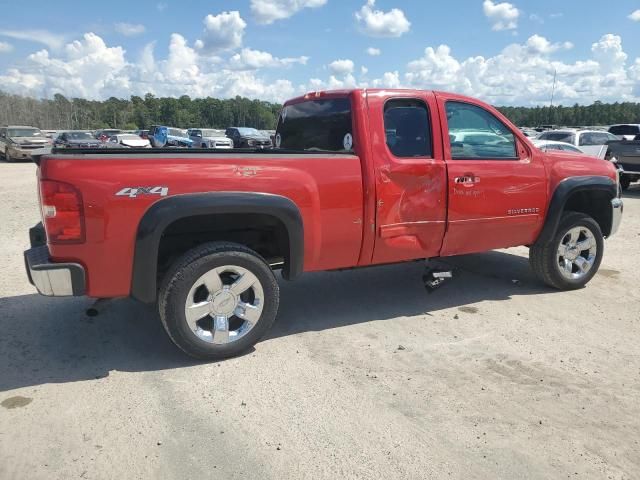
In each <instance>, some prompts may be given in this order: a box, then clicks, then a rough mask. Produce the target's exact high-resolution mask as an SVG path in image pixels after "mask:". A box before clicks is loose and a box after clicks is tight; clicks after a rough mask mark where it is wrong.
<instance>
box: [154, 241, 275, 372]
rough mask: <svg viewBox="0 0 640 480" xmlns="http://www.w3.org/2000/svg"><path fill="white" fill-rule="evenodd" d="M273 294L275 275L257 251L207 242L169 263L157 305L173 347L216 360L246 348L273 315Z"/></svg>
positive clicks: (223, 243)
mask: <svg viewBox="0 0 640 480" xmlns="http://www.w3.org/2000/svg"><path fill="white" fill-rule="evenodd" d="M279 298H280V291H279V287H278V283H277V282H276V279H275V276H274V275H273V272H272V270H271V268H270V267H269V265H268V264H267V262H266V261H265V260H264V259H263V258H262V257H261V256H260V255H259V254H257V253H256V252H254V251H253V250H251V249H249V248H246V247H244V246H242V245H239V244H235V243H225V242H213V243H207V244H204V245H201V246H199V247H196V248H194V249H193V250H190V251H189V252H187V253H186V254H185V255H183V256H182V257H181V258H180V259H179V260H177V261H176V262H175V263H174V265H173V267H172V268H171V269H170V271H169V272H168V273H167V274H166V277H165V281H164V282H163V285H162V288H161V291H160V297H159V299H160V301H159V305H158V307H159V312H160V318H161V320H162V324H163V325H164V328H165V330H166V331H167V334H168V335H169V337H170V338H171V340H172V341H173V342H174V343H175V344H176V345H177V346H178V347H179V348H181V349H182V350H183V351H184V352H185V353H187V354H188V355H191V356H192V357H195V358H199V359H205V360H217V359H222V358H227V357H232V356H234V355H238V354H240V353H242V352H244V351H246V350H247V349H249V348H250V347H252V346H253V345H254V344H255V343H256V342H257V341H258V340H259V339H260V338H261V337H262V336H263V335H264V334H265V333H266V332H267V330H268V329H269V327H270V326H271V324H272V323H273V321H274V320H275V318H276V314H277V312H278V304H279Z"/></svg>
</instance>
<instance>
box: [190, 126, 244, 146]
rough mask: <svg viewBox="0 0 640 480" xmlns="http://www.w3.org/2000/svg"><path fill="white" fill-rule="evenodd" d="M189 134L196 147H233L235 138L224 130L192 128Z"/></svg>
mask: <svg viewBox="0 0 640 480" xmlns="http://www.w3.org/2000/svg"><path fill="white" fill-rule="evenodd" d="M187 136H188V137H189V138H190V139H191V140H193V146H194V147H195V148H198V147H200V148H227V149H228V148H233V140H231V139H230V138H228V137H227V136H226V135H225V134H224V130H215V129H212V128H190V129H189V130H187Z"/></svg>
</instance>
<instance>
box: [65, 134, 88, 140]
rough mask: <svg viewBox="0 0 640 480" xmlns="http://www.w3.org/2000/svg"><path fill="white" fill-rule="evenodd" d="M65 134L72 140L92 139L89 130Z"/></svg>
mask: <svg viewBox="0 0 640 480" xmlns="http://www.w3.org/2000/svg"><path fill="white" fill-rule="evenodd" d="M67 136H68V137H69V138H71V139H72V140H94V138H93V135H91V134H90V133H89V132H69V133H67Z"/></svg>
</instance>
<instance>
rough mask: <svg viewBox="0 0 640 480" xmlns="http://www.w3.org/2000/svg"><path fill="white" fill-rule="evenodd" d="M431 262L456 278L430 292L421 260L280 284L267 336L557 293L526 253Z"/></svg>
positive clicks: (466, 256) (292, 333)
mask: <svg viewBox="0 0 640 480" xmlns="http://www.w3.org/2000/svg"><path fill="white" fill-rule="evenodd" d="M431 265H435V266H438V267H442V268H445V269H449V268H451V269H453V271H454V278H453V279H451V280H449V281H448V282H447V283H445V284H444V285H443V286H441V287H440V288H439V289H438V290H436V291H435V292H433V293H431V294H428V293H427V291H426V290H425V288H424V285H423V282H422V275H423V273H424V263H423V262H412V263H406V264H397V265H387V266H380V267H371V268H364V269H358V270H353V271H350V272H319V273H315V274H309V275H304V276H302V277H301V278H300V279H299V280H296V281H295V282H291V283H281V300H280V313H279V315H278V319H277V321H276V324H275V325H274V327H273V329H272V330H271V333H270V334H269V337H270V338H277V337H281V336H286V335H294V334H297V333H301V332H307V331H321V330H326V329H330V328H339V327H343V326H346V325H353V324H357V323H363V322H370V321H376V320H388V319H393V318H396V317H412V316H423V315H430V314H433V313H436V312H438V311H441V310H446V309H449V308H455V307H462V306H465V305H469V304H474V303H478V302H482V301H484V300H508V299H510V298H511V297H513V296H521V295H536V294H542V293H546V294H550V293H554V292H555V291H554V290H551V289H549V288H548V287H546V286H545V285H543V284H542V283H541V282H540V281H538V280H537V279H536V278H535V277H534V275H533V273H532V272H531V270H530V268H529V261H528V259H527V258H525V257H521V256H517V255H512V254H509V253H505V252H501V251H493V252H487V253H482V254H475V255H464V256H458V257H450V258H446V259H441V260H437V261H434V262H432V264H431Z"/></svg>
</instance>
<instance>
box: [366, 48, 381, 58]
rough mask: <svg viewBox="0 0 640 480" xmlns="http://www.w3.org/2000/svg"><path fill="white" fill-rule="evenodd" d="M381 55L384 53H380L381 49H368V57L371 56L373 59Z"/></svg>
mask: <svg viewBox="0 0 640 480" xmlns="http://www.w3.org/2000/svg"><path fill="white" fill-rule="evenodd" d="M381 53H382V52H381V51H380V49H379V48H374V47H369V48H367V55H371V56H372V57H377V56H378V55H380V54H381Z"/></svg>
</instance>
